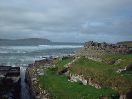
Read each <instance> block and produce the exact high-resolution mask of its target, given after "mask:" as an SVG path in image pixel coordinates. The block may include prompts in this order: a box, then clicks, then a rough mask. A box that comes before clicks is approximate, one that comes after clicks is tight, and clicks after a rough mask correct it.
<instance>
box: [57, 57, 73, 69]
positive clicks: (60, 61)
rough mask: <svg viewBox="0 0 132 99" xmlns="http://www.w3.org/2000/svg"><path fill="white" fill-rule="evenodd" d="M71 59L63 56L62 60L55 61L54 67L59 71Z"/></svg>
mask: <svg viewBox="0 0 132 99" xmlns="http://www.w3.org/2000/svg"><path fill="white" fill-rule="evenodd" d="M72 60H73V58H64V59H63V60H58V61H57V63H56V67H57V69H58V71H61V70H62V69H64V65H65V64H68V63H69V62H70V61H72Z"/></svg>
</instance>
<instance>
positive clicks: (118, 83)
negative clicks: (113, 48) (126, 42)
mask: <svg viewBox="0 0 132 99" xmlns="http://www.w3.org/2000/svg"><path fill="white" fill-rule="evenodd" d="M117 59H122V62H121V63H120V64H117V65H115V64H112V65H109V64H104V63H100V62H95V61H92V60H89V59H86V58H84V57H81V58H80V59H79V60H78V61H76V62H75V63H73V64H72V66H71V68H70V72H72V73H73V74H79V75H80V74H81V75H83V76H84V77H85V79H88V78H89V77H91V78H93V81H94V82H95V83H98V84H99V85H101V86H109V87H113V88H114V87H116V90H117V91H119V93H125V92H127V91H128V90H130V89H131V88H132V83H131V81H132V77H131V76H132V72H125V73H117V72H116V71H117V70H118V69H119V68H125V66H127V65H128V64H131V63H132V55H107V56H105V61H110V60H117Z"/></svg>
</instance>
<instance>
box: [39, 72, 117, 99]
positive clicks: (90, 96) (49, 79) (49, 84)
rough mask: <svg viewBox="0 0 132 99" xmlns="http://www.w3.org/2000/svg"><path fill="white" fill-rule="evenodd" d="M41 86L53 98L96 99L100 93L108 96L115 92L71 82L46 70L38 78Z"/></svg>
mask: <svg viewBox="0 0 132 99" xmlns="http://www.w3.org/2000/svg"><path fill="white" fill-rule="evenodd" d="M39 80H40V82H41V85H42V88H44V89H47V90H48V91H49V92H50V93H51V95H52V98H53V99H81V97H83V98H82V99H97V98H98V97H99V96H100V95H105V96H110V95H111V94H113V93H115V92H114V91H113V90H112V89H110V88H102V89H96V88H94V87H91V86H84V85H81V84H79V83H71V82H69V81H68V80H67V78H66V77H65V76H58V75H56V74H55V73H53V72H51V71H48V73H47V75H46V76H43V77H40V78H39Z"/></svg>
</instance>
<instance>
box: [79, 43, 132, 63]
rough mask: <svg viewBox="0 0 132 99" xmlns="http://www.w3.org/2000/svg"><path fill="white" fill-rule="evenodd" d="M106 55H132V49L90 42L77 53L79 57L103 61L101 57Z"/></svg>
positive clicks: (125, 46) (118, 45)
mask: <svg viewBox="0 0 132 99" xmlns="http://www.w3.org/2000/svg"><path fill="white" fill-rule="evenodd" d="M106 53H110V54H130V53H132V48H130V47H127V45H121V44H108V43H105V42H103V43H98V42H93V41H89V42H86V43H85V44H84V47H83V48H81V49H80V50H79V51H77V53H76V55H77V56H85V57H86V58H89V59H92V60H95V61H102V60H101V56H103V55H105V54H106Z"/></svg>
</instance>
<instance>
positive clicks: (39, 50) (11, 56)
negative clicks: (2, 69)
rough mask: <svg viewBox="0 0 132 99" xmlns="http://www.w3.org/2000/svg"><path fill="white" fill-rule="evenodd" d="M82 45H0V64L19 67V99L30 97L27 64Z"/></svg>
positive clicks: (65, 52)
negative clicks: (26, 78) (26, 75)
mask: <svg viewBox="0 0 132 99" xmlns="http://www.w3.org/2000/svg"><path fill="white" fill-rule="evenodd" d="M81 47H82V45H38V46H0V65H4V66H13V67H20V69H21V99H30V94H29V90H28V86H27V85H26V83H25V81H24V79H25V71H26V68H27V66H28V64H31V63H34V62H35V60H41V59H43V57H49V56H63V55H68V54H74V53H75V51H77V50H78V49H79V48H81Z"/></svg>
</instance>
